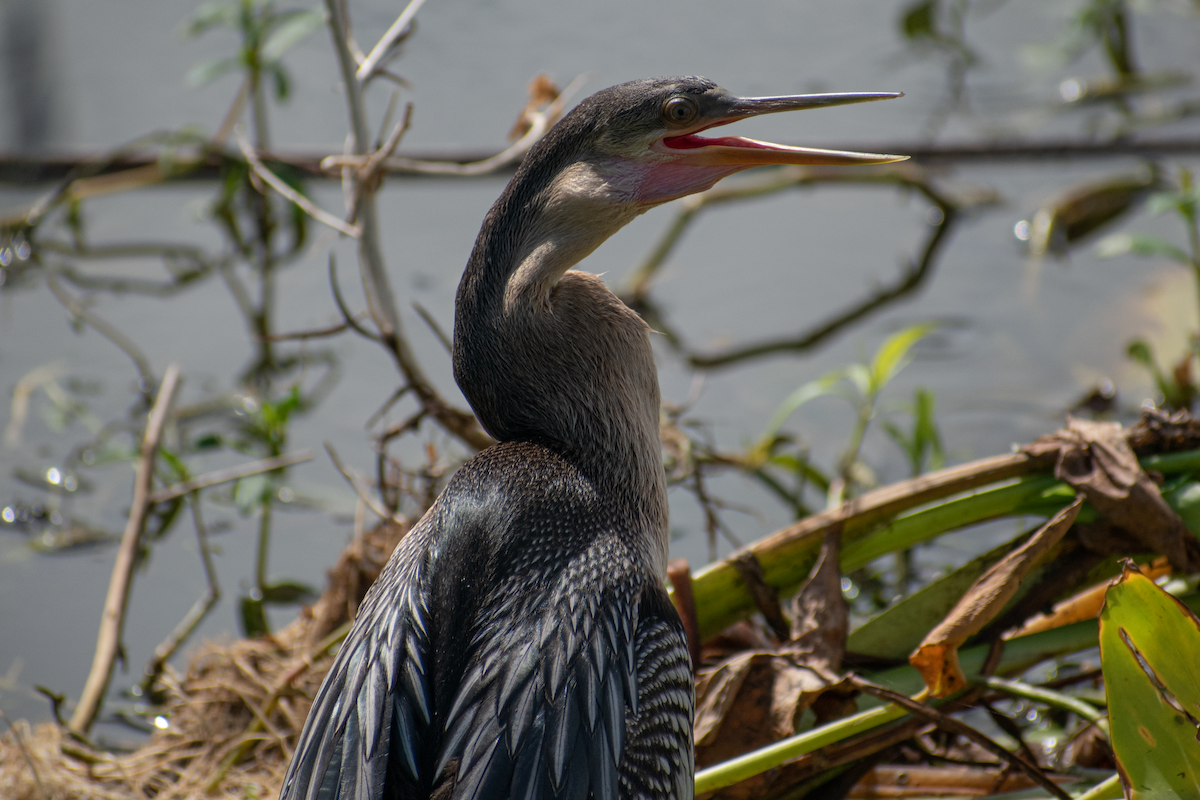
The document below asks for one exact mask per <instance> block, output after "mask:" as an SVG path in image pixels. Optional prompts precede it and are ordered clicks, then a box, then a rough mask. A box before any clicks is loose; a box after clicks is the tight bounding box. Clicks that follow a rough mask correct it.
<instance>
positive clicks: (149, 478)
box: [69, 364, 180, 736]
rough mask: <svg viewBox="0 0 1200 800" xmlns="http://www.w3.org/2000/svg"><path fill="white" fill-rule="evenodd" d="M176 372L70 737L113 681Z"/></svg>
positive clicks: (142, 467) (152, 432) (147, 445)
mask: <svg viewBox="0 0 1200 800" xmlns="http://www.w3.org/2000/svg"><path fill="white" fill-rule="evenodd" d="M179 382H180V381H179V367H178V365H176V364H172V365H171V366H169V367H167V371H166V374H164V375H163V382H162V386H161V387H160V388H159V391H158V398H157V399H156V400H155V401H154V407H153V408H152V409H151V411H150V417H149V421H148V422H147V423H146V432H145V434H144V435H143V437H142V445H141V448H140V449H141V452H140V455H139V458H138V466H137V472H136V477H135V479H134V484H133V503H132V506H131V508H130V511H129V522H128V524H127V525H126V526H125V533H124V535H123V536H122V537H121V547H120V549H119V550H118V551H117V560H116V563H115V564H114V565H113V572H112V579H111V581H110V582H109V585H108V597H107V598H106V599H105V601H104V613H103V615H102V616H101V618H100V633H99V635H98V637H97V641H96V654H95V658H94V659H93V661H92V669H91V672H90V673H89V674H88V679H87V683H86V684H84V687H83V693H82V695H81V696H80V698H79V705H77V706H76V707H75V713H74V715H72V717H71V722H70V726H69V727H70V729H71V731H72V732H74V733H76V734H79V735H82V736H86V735H87V733H88V731H90V730H91V728H92V723H93V722H95V721H96V715H97V714H98V713H99V711H100V706H101V704H102V703H103V702H104V695H105V693H106V692H107V691H108V682H109V680H110V679H111V678H112V669H113V662H114V661H115V660H116V657H117V652H118V651H119V650H120V649H121V631H122V629H123V628H124V626H125V610H126V607H127V605H128V603H129V590H130V588H131V586H132V583H133V570H134V567H135V566H136V565H137V560H138V554H139V552H140V551H141V543H142V534H143V532H144V531H145V529H146V519H147V517H149V515H150V509H151V508H152V507H153V505H154V504H153V503H152V502H151V500H150V487H151V485H152V482H153V480H154V462H155V459H156V458H157V456H158V444H159V441H160V439H161V438H162V433H163V429H164V428H165V427H166V423H167V415H168V414H169V413H170V410H171V404H172V403H173V402H174V400H175V394H176V392H177V391H178V390H179Z"/></svg>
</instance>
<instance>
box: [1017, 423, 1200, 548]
mask: <svg viewBox="0 0 1200 800" xmlns="http://www.w3.org/2000/svg"><path fill="white" fill-rule="evenodd" d="M1023 450H1024V452H1025V453H1027V454H1029V455H1031V456H1034V457H1037V456H1043V455H1047V454H1050V453H1056V454H1057V462H1056V464H1055V467H1054V474H1055V477H1057V478H1058V479H1059V480H1062V481H1066V482H1067V483H1069V484H1071V485H1072V486H1074V487H1075V488H1076V489H1077V490H1079V491H1081V492H1082V493H1083V495H1084V497H1086V498H1087V500H1088V502H1089V503H1091V504H1092V505H1093V506H1095V507H1096V509H1097V510H1098V511H1100V513H1102V514H1103V515H1104V516H1105V517H1106V518H1107V520H1108V521H1109V522H1110V523H1112V525H1114V526H1116V527H1117V528H1120V529H1121V530H1122V531H1123V532H1124V534H1125V535H1126V536H1127V537H1129V539H1131V540H1132V541H1133V542H1134V543H1136V544H1138V545H1141V546H1142V547H1145V548H1146V549H1148V550H1150V551H1152V552H1154V553H1158V554H1161V555H1164V556H1166V557H1167V560H1169V561H1170V562H1171V566H1172V567H1174V568H1175V569H1177V570H1179V571H1181V572H1190V571H1194V570H1195V569H1196V568H1198V567H1200V564H1191V565H1190V566H1191V569H1189V561H1195V560H1196V559H1195V557H1194V556H1192V555H1190V553H1194V552H1196V548H1195V546H1194V545H1195V537H1193V536H1192V535H1191V534H1190V533H1189V532H1188V530H1187V528H1186V527H1184V524H1183V520H1181V519H1180V518H1179V515H1178V514H1176V513H1175V512H1174V511H1173V510H1172V509H1171V507H1170V506H1168V505H1167V503H1166V501H1164V500H1163V498H1162V494H1161V493H1160V492H1159V490H1158V485H1157V484H1156V483H1155V482H1154V481H1153V480H1151V478H1150V476H1149V475H1147V474H1146V472H1145V471H1144V470H1143V469H1142V467H1141V464H1139V463H1138V460H1137V456H1136V455H1134V453H1133V450H1132V449H1130V447H1129V443H1128V442H1127V441H1126V434H1125V431H1124V430H1123V429H1122V428H1121V426H1120V424H1118V423H1116V422H1095V421H1092V420H1083V419H1074V418H1070V419H1068V420H1067V427H1066V429H1064V430H1060V431H1058V432H1057V433H1054V434H1052V435H1050V436H1043V437H1042V438H1040V439H1038V440H1037V441H1036V442H1034V443H1032V444H1030V445H1027V446H1026V447H1024V448H1023ZM1189 540H1191V545H1189Z"/></svg>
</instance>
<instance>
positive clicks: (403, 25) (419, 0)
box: [354, 0, 425, 83]
mask: <svg viewBox="0 0 1200 800" xmlns="http://www.w3.org/2000/svg"><path fill="white" fill-rule="evenodd" d="M423 5H425V0H411V2H409V4H408V7H407V8H405V9H404V10H403V11H401V12H400V16H398V17H396V21H395V22H393V23H392V26H391V27H390V28H388V29H387V32H386V33H384V34H383V36H382V37H381V38H380V39H379V41H378V42H376V43H375V46H374V47H372V48H371V52H369V53H367V57H366V58H364V59H363V61H362V63H361V64H360V65H359V67H358V71H357V72H356V73H355V74H354V77H355V78H357V79H358V82H359V83H366V81H367V79H368V78H370V77H371V74H372V73H373V72H375V68H376V67H378V66H380V62H381V61H382V60H383V58H384V56H386V55H387V53H388V51H389V50H391V49H392V46H393V45H394V44H396V42H397V41H398V40H399V39H400V38H401V37H403V36H404V33H405V31H406V30H407V29H408V26H409V23H411V22H412V21H413V17H415V16H416V15H417V12H418V11H420V10H421V6H423Z"/></svg>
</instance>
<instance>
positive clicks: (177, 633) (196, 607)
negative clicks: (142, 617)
mask: <svg viewBox="0 0 1200 800" xmlns="http://www.w3.org/2000/svg"><path fill="white" fill-rule="evenodd" d="M191 495H192V496H191V497H190V498H189V504H190V505H191V507H192V521H193V522H194V523H195V526H196V539H197V540H198V542H199V545H200V563H201V564H202V565H203V566H204V577H205V579H206V580H207V581H208V588H207V589H206V590H205V592H204V594H203V595H201V596H200V597H199V598H197V599H196V602H195V603H193V604H192V607H191V608H190V609H189V610H188V613H187V614H186V615H185V616H184V618H183V619H181V620H180V621H179V624H178V625H176V626H175V629H174V630H173V631H171V634H170V635H169V636H168V637H167V638H166V639H164V640H163V641H162V642H160V643H159V645H158V647H156V648H154V656H153V657H152V658H151V659H150V663H149V664H147V665H146V670H145V677H144V678H143V679H142V690H143V691H145V692H148V691H150V689H151V687H153V686H154V684H155V683H157V682H158V679H159V677H160V676H161V675H162V671H163V667H164V665H165V664H166V663H167V661H168V660H170V658H171V657H172V656H173V655H175V653H176V652H177V651H178V650H179V648H180V647H181V646H182V645H183V643H184V642H186V641H187V640H188V638H189V637H190V636H191V635H192V633H193V632H194V631H195V630H196V626H197V625H199V624H200V623H201V621H203V619H204V618H205V617H206V616H208V612H210V611H212V609H213V606H215V605H216V604H217V601H218V600H220V599H221V586H220V584H218V583H217V571H216V568H214V567H213V563H212V553H211V551H210V550H209V548H208V531H207V529H206V528H205V526H204V521H203V519H202V518H201V516H200V492H199V491H198V490H197V491H193V492H192V493H191Z"/></svg>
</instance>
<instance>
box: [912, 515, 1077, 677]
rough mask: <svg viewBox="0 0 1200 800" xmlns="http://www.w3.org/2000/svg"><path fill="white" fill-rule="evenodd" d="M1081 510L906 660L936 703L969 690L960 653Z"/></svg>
mask: <svg viewBox="0 0 1200 800" xmlns="http://www.w3.org/2000/svg"><path fill="white" fill-rule="evenodd" d="M1082 505H1083V498H1082V497H1078V498H1076V500H1075V502H1074V503H1072V504H1071V505H1069V506H1067V507H1066V508H1064V509H1063V510H1062V511H1060V512H1058V513H1057V514H1055V515H1054V518H1053V519H1051V520H1050V521H1049V522H1047V523H1046V524H1045V525H1043V526H1042V527H1041V528H1040V529H1038V532H1037V533H1035V534H1034V535H1033V536H1032V537H1030V539H1029V541H1027V542H1026V543H1025V544H1023V545H1021V546H1020V547H1018V548H1017V549H1016V550H1014V551H1012V552H1011V553H1009V554H1008V555H1007V556H1005V557H1004V558H1003V559H1002V560H1001V561H999V562H998V563H996V564H995V565H994V566H993V567H992V568H991V569H989V570H988V571H987V572H985V573H984V574H983V575H982V576H981V577H980V578H979V580H977V581H975V583H973V584H971V588H970V589H968V590H967V593H966V594H965V595H963V598H962V599H961V600H959V601H958V604H957V605H956V606H954V609H953V610H952V611H951V612H950V613H949V614H948V615H946V618H945V619H944V620H942V622H941V623H939V624H938V626H937V627H936V628H934V629H933V630H932V631H930V632H929V635H928V636H926V637H925V640H924V641H922V642H921V644H920V646H919V647H918V648H917V649H916V651H915V652H913V654H912V655H911V656H909V657H908V660H909V663H911V664H912V665H913V666H914V667H916V669H917V671H918V672H920V673H921V677H922V678H924V679H925V685H926V686H927V687H928V688H929V691H930V692H931V693H932V694H933V695H934V696H935V697H945V696H947V695H950V694H953V693H954V692H957V691H959V690H960V689H963V688H966V685H967V679H966V676H964V675H963V672H962V668H961V667H960V666H959V664H958V648H959V647H961V646H962V645H963V643H965V642H966V641H967V639H969V638H970V637H972V636H974V635H975V634H976V633H979V631H981V630H983V627H984V626H985V625H987V624H988V623H989V622H991V621H992V620H993V619H994V618H995V617H996V615H997V614H999V613H1000V611H1001V609H1003V608H1004V606H1005V604H1006V603H1007V602H1008V601H1009V600H1011V599H1012V597H1013V595H1015V594H1016V592H1017V589H1018V588H1019V587H1020V584H1021V578H1022V577H1024V576H1025V574H1026V573H1028V572H1029V570H1030V569H1031V568H1032V567H1033V566H1034V565H1035V564H1036V563H1037V562H1038V561H1039V560H1040V559H1041V558H1042V557H1043V556H1045V555H1046V553H1047V552H1048V551H1049V550H1050V549H1051V548H1052V547H1054V545H1055V544H1057V543H1058V541H1059V540H1060V539H1062V537H1063V534H1065V533H1066V532H1067V529H1068V528H1070V527H1071V524H1072V523H1073V522H1074V521H1075V517H1076V516H1078V515H1079V509H1080V507H1081V506H1082Z"/></svg>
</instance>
